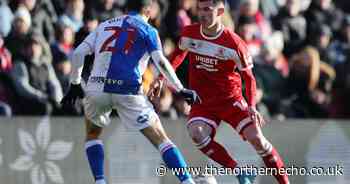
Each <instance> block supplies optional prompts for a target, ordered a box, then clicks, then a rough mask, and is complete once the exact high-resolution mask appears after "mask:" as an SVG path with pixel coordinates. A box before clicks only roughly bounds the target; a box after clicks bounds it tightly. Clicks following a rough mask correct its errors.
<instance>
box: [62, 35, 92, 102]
mask: <svg viewBox="0 0 350 184" xmlns="http://www.w3.org/2000/svg"><path fill="white" fill-rule="evenodd" d="M96 31H97V30H95V31H94V32H92V33H90V34H89V35H88V36H87V37H86V38H85V39H84V41H83V42H82V43H81V44H80V45H79V46H78V47H77V48H76V49H74V51H73V54H72V57H71V61H72V71H71V74H70V82H71V85H70V88H69V90H68V93H67V94H66V95H65V96H64V97H63V99H62V101H61V104H62V105H63V106H66V107H68V106H74V104H75V102H76V100H77V99H79V98H83V97H84V96H85V95H84V90H83V88H82V87H81V84H80V83H81V73H82V72H83V67H84V61H85V56H87V55H89V54H92V53H93V52H94V48H95V44H96V43H95V42H96V36H97V33H96Z"/></svg>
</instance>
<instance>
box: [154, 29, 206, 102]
mask: <svg viewBox="0 0 350 184" xmlns="http://www.w3.org/2000/svg"><path fill="white" fill-rule="evenodd" d="M147 45H148V49H149V50H148V51H149V53H151V57H152V60H153V62H154V65H155V66H156V68H157V69H158V70H159V71H160V73H161V74H162V75H163V76H164V77H165V78H166V79H167V81H169V82H170V85H172V86H173V87H174V89H175V90H176V92H178V93H179V94H180V95H182V96H183V97H184V98H185V100H186V101H187V102H188V103H189V104H193V103H201V100H200V98H199V96H198V95H197V93H196V92H195V91H193V90H189V89H185V88H184V87H183V85H182V83H181V82H180V80H179V78H178V77H177V76H176V73H175V71H174V69H173V67H172V66H171V64H170V62H169V61H168V59H167V58H166V57H165V56H164V54H163V52H162V45H161V42H160V39H159V36H158V33H157V31H155V30H154V31H152V32H151V33H150V34H149V35H148V38H147Z"/></svg>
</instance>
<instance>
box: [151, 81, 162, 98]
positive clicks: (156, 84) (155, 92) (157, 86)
mask: <svg viewBox="0 0 350 184" xmlns="http://www.w3.org/2000/svg"><path fill="white" fill-rule="evenodd" d="M162 89H163V80H162V79H156V80H154V81H153V82H152V84H151V85H150V88H149V90H148V93H147V96H148V98H149V99H150V101H153V100H154V98H155V97H157V98H159V97H160V93H161V91H162Z"/></svg>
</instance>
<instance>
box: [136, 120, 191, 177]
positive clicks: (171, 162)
mask: <svg viewBox="0 0 350 184" xmlns="http://www.w3.org/2000/svg"><path fill="white" fill-rule="evenodd" d="M157 119H158V118H157ZM141 132H142V134H143V135H144V136H145V137H146V138H147V139H148V140H149V141H150V142H151V143H152V144H153V145H154V146H155V147H156V148H157V149H158V150H159V152H160V153H161V156H162V158H163V161H164V162H165V164H166V165H167V167H168V168H185V167H187V164H186V161H185V159H184V157H183V156H182V154H181V152H180V151H179V149H178V148H177V147H176V146H175V144H174V143H172V142H171V140H170V139H169V138H168V137H167V135H166V133H165V131H164V129H163V127H162V125H161V123H160V121H159V119H158V120H156V121H154V122H153V123H152V124H151V125H150V126H149V127H147V128H144V129H142V130H141ZM177 177H178V178H179V180H180V181H181V182H182V184H194V181H193V179H192V177H191V175H190V174H189V173H187V172H186V173H179V175H177Z"/></svg>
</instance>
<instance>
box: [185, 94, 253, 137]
mask: <svg viewBox="0 0 350 184" xmlns="http://www.w3.org/2000/svg"><path fill="white" fill-rule="evenodd" d="M197 120H199V121H203V122H205V123H207V124H208V125H210V126H211V127H212V128H213V129H214V131H213V132H212V135H211V137H214V136H215V133H216V128H217V127H218V126H219V125H220V122H221V121H225V122H227V123H228V124H229V125H231V126H232V127H233V128H234V129H235V130H236V131H237V132H238V133H239V134H240V135H242V132H243V130H244V129H245V128H247V127H248V126H249V125H250V124H252V123H253V122H252V120H251V118H250V116H249V112H248V105H247V103H246V102H245V101H244V100H241V101H233V100H229V101H228V102H225V103H222V104H220V106H215V107H211V108H204V107H202V106H201V105H197V106H193V107H192V109H191V112H190V115H189V119H188V121H187V127H188V126H189V125H190V124H192V123H195V122H198V121H197Z"/></svg>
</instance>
